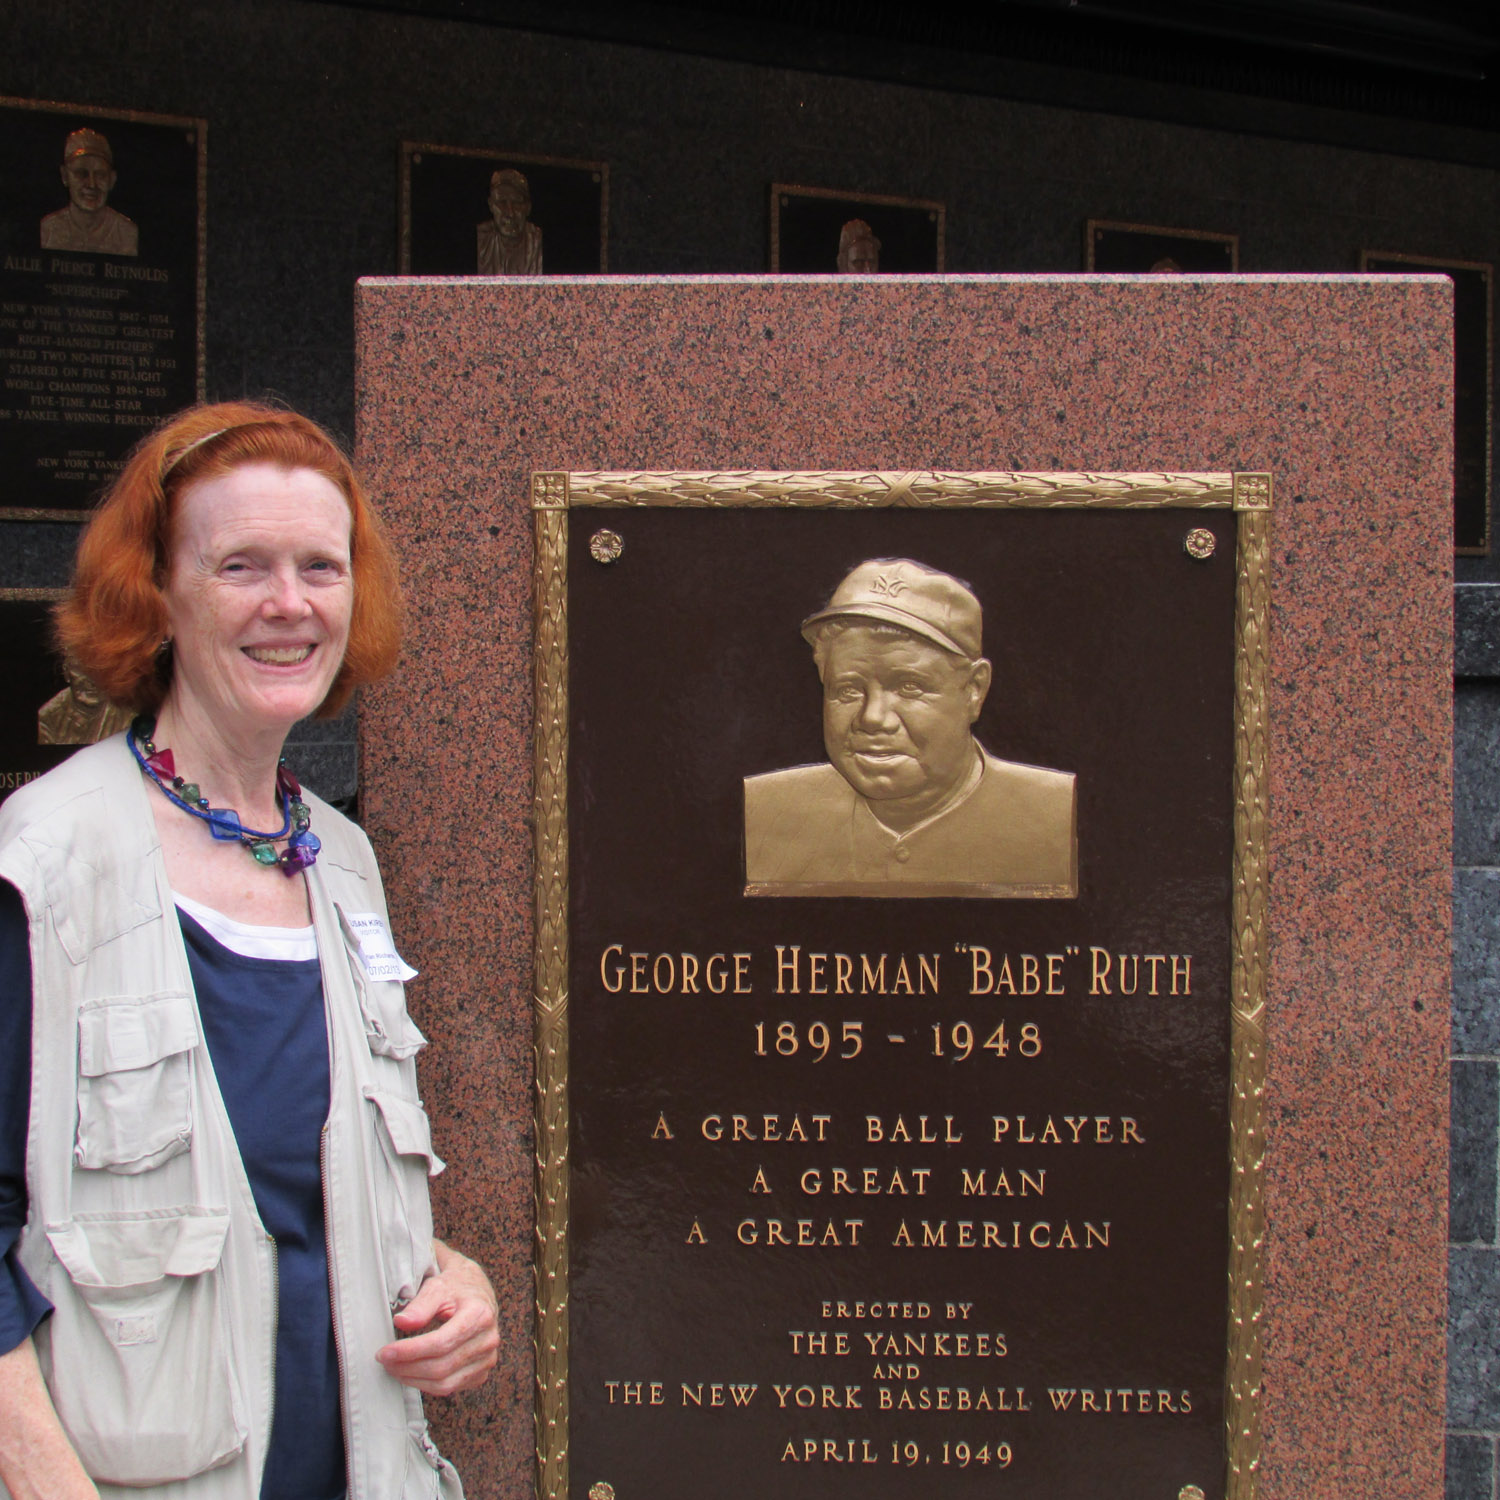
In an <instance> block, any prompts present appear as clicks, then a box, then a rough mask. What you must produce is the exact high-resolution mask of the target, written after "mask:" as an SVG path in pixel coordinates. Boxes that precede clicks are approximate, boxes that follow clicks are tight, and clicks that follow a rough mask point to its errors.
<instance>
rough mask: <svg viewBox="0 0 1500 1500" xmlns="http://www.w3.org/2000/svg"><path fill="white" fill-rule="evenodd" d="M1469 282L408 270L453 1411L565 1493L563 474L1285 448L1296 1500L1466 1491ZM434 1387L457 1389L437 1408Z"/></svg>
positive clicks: (1275, 946) (415, 550)
mask: <svg viewBox="0 0 1500 1500" xmlns="http://www.w3.org/2000/svg"><path fill="white" fill-rule="evenodd" d="M1447 297H1448V292H1447V287H1446V283H1437V282H1432V281H1422V280H1417V279H1413V280H1402V281H1385V282H1382V283H1375V282H1369V281H1362V280H1358V279H1355V278H1347V279H1340V278H1316V277H1301V278H1286V279H1281V278H1271V277H1265V278H1243V279H1241V278H1227V277H1226V278H1217V279H1214V280H1212V281H1197V280H1193V279H1191V278H1185V277H1184V278H1177V277H1171V278H1163V277H1156V278H1142V279H1140V280H1134V281H1132V280H1124V279H1114V278H1101V279H1090V278H1046V277H1031V278H1027V277H993V278H991V277H985V278H967V277H951V278H946V279H943V278H938V279H918V278H910V279H902V280H896V279H891V280H886V281H877V282H873V283H866V284H851V283H849V282H839V281H838V280H837V279H834V278H829V279H811V278H809V279H800V278H799V279H795V280H792V279H789V280H785V281H776V280H771V279H765V278H745V279H739V278H734V279H728V278H723V279H720V278H704V279H675V278H659V279H626V278H619V279H609V280H595V281H576V282H568V281H561V280H553V281H549V282H547V283H541V284H537V283H532V284H526V283H519V282H504V281H489V282H450V283H440V282H417V281H404V282H403V281H370V282H365V283H362V284H361V286H360V289H359V292H358V294H357V307H356V318H357V324H358V347H359V354H358V397H357V407H358V433H359V451H360V456H361V461H362V464H363V466H364V469H365V472H366V474H367V475H368V478H369V482H370V485H371V489H372V492H373V494H374V495H375V497H376V500H377V502H378V504H379V506H380V508H381V510H382V511H383V513H384V514H385V516H386V517H387V519H388V521H389V524H390V526H391V529H392V532H393V534H394V536H395V539H396V542H397V545H398V546H399V548H400V551H401V554H402V557H403V562H404V569H405V579H406V585H407V589H408V593H409V601H410V633H409V644H408V647H407V650H406V654H405V657H404V659H403V664H402V666H401V669H400V670H399V672H398V673H397V675H396V676H395V677H394V678H393V679H392V681H391V682H390V683H389V684H388V685H387V686H385V687H383V688H381V689H378V690H375V691H372V692H370V693H368V694H367V695H366V697H365V699H364V702H363V709H362V723H361V744H362V756H363V761H362V782H361V799H362V812H363V816H364V819H365V822H366V824H367V826H368V827H369V829H370V832H371V835H372V837H373V838H374V840H375V844H376V847H377V849H378V850H379V852H380V855H381V858H382V862H383V865H384V869H385V874H386V881H387V886H388V888H389V891H390V895H391V904H392V908H393V912H394V920H395V924H396V930H397V934H398V938H399V939H400V941H401V943H402V945H403V947H404V948H405V950H406V952H407V957H408V958H409V959H410V960H411V961H412V962H413V963H415V964H416V965H418V966H419V967H420V968H422V969H423V970H424V971H425V977H424V979H423V980H422V981H420V982H419V983H418V984H417V985H416V986H414V989H413V1005H414V1009H415V1010H416V1012H417V1015H418V1020H419V1022H420V1024H421V1025H422V1026H423V1028H424V1029H425V1030H426V1031H427V1032H428V1034H429V1036H430V1037H431V1038H432V1040H433V1042H434V1047H433V1050H432V1053H431V1054H430V1056H431V1061H429V1062H428V1063H427V1064H426V1071H425V1085H424V1087H425V1090H426V1094H427V1098H428V1103H429V1105H430V1107H431V1109H432V1113H433V1116H434V1123H435V1129H436V1134H437V1137H438V1142H439V1149H440V1150H441V1151H442V1152H443V1154H444V1155H445V1156H446V1157H447V1158H448V1159H449V1162H450V1166H449V1170H448V1173H447V1175H446V1176H445V1177H444V1178H443V1179H442V1180H441V1181H440V1182H439V1184H438V1187H437V1209H438V1217H439V1221H440V1226H441V1229H442V1231H443V1232H446V1233H448V1234H449V1235H450V1236H451V1237H452V1239H453V1240H454V1241H455V1242H456V1243H457V1244H459V1245H460V1246H461V1247H462V1248H464V1249H466V1250H469V1251H470V1252H472V1253H474V1254H477V1255H479V1256H481V1257H482V1258H483V1259H484V1260H485V1261H486V1263H487V1264H488V1265H489V1266H490V1267H491V1268H492V1269H493V1271H494V1273H495V1276H496V1282H497V1286H498V1287H499V1290H500V1295H501V1300H502V1304H503V1306H502V1318H503V1324H504V1334H505V1351H504V1355H503V1358H502V1362H501V1369H500V1374H499V1378H498V1379H497V1380H496V1382H495V1383H494V1384H493V1385H492V1386H491V1387H490V1388H489V1390H487V1391H486V1392H485V1393H483V1394H481V1395H478V1396H475V1397H472V1398H468V1399H467V1400H466V1401H465V1402H463V1403H462V1404H461V1405H460V1406H459V1407H458V1408H457V1410H454V1411H447V1412H439V1413H438V1414H437V1418H436V1424H435V1425H436V1428H437V1430H438V1433H439V1436H440V1438H441V1440H442V1441H443V1442H444V1444H445V1445H446V1447H447V1448H449V1449H450V1450H451V1451H452V1453H453V1456H454V1457H455V1459H456V1460H457V1461H458V1462H459V1464H460V1466H461V1468H462V1469H463V1470H464V1472H465V1475H466V1478H467V1482H468V1485H469V1488H470V1492H471V1494H473V1495H475V1496H481V1497H489V1496H496V1497H504V1500H521V1497H523V1496H527V1495H529V1494H530V1492H531V1462H532V1429H531V1417H530V1406H531V1379H532V1355H531V1342H530V1341H531V1322H530V1312H529V1308H530V1299H531V1294H532V1291H531V1279H530V1258H531V1235H532V1230H533V1223H532V1210H531V1158H530V1149H531V1086H532V1072H531V1051H530V1045H531V1020H530V1013H529V996H530V984H531V951H530V941H531V920H530V905H531V886H530V858H529V841H530V829H529V826H528V823H527V817H528V814H529V812H530V795H531V789H530V765H531V761H530V742H529V732H530V666H529V663H530V608H531V582H530V536H531V519H530V513H529V509H528V493H527V476H528V475H529V473H530V472H531V471H532V470H534V469H591V468H617V469H627V468H663V469H668V468H684V469H697V468H737V467H754V468H768V469H774V468H788V469H790V468H798V469H801V468H810V469H819V468H831V469H849V468H879V469H902V468H913V469H929V468H938V469H1000V468H1006V469H1009V468H1015V469H1080V468H1081V469H1131V470H1138V469H1267V470H1270V471H1272V472H1273V473H1274V474H1275V476H1276V485H1277V513H1276V518H1275V525H1274V534H1273V554H1274V561H1273V619H1272V638H1271V655H1272V664H1271V679H1272V685H1271V715H1272V748H1271V764H1272V788H1271V795H1272V806H1273V810H1274V814H1273V829H1272V839H1271V856H1272V878H1271V902H1270V921H1271V927H1272V942H1271V975H1270V1002H1269V1044H1268V1060H1269V1061H1268V1070H1269V1078H1268V1085H1267V1117H1268V1122H1269V1126H1270V1146H1269V1150H1268V1156H1267V1166H1266V1184H1267V1226H1268V1227H1267V1253H1266V1295H1265V1327H1266V1342H1265V1348H1266V1386H1267V1390H1266V1396H1265V1401H1264V1406H1263V1427H1264V1448H1263V1462H1262V1479H1261V1490H1260V1493H1261V1496H1262V1497H1263V1500H1311V1497H1324V1496H1329V1497H1332V1496H1354V1495H1359V1496H1365V1495H1369V1494H1378V1495H1381V1496H1383V1497H1390V1500H1407V1497H1422V1500H1436V1497H1437V1496H1438V1495H1439V1494H1440V1493H1441V1492H1442V1489H1443V1431H1442V1425H1443V1351H1444V1309H1445V1301H1444V1298H1445V1260H1446V1250H1445V1224H1446V1211H1447V1170H1446V1162H1447V1154H1448V1140H1447V1126H1448V1076H1447V1053H1448V1004H1449V996H1448V940H1449V882H1450V853H1449V844H1450V764H1451V760H1450V756H1451V741H1450V734H1451V690H1452V680H1451V671H1452V667H1451V650H1452V624H1453V596H1452V591H1451V590H1452V577H1451V555H1452V554H1451V550H1450V538H1449V508H1448V475H1449V474H1450V472H1451V469H1450V450H1449V437H1448V426H1447V422H1448V417H1447V411H1448V394H1447V382H1448V370H1449V368H1450V351H1449V342H1448V341H1449V334H1448V326H1449V323H1448V312H1447V305H1448V304H1447ZM434 1405H436V1403H434Z"/></svg>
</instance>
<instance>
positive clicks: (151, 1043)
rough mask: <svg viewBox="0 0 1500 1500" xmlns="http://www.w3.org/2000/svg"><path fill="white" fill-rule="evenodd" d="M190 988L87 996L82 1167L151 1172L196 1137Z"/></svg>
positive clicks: (81, 1025) (83, 1009)
mask: <svg viewBox="0 0 1500 1500" xmlns="http://www.w3.org/2000/svg"><path fill="white" fill-rule="evenodd" d="M197 1045H198V1020H197V1015H196V1013H195V1011H194V1008H193V1000H192V996H191V995H189V994H187V993H186V992H184V991H177V992H169V993H167V994H158V995H145V996H125V997H107V998H105V999H101V1000H86V1001H84V1003H83V1004H82V1005H81V1006H80V1007H79V1011H78V1134H77V1137H76V1139H75V1142H74V1148H73V1155H74V1158H75V1160H76V1161H77V1163H78V1165H79V1166H80V1167H88V1168H96V1169H97V1168H103V1169H104V1170H105V1171H108V1172H126V1173H130V1172H147V1171H149V1170H150V1169H151V1168H152V1167H158V1166H160V1165H161V1164H162V1163H163V1162H164V1161H169V1160H170V1159H171V1158H172V1157H174V1156H177V1155H179V1154H180V1153H181V1152H183V1151H186V1150H187V1149H188V1146H189V1144H190V1143H191V1141H192V1137H193V1121H192V1078H191V1073H190V1061H191V1054H192V1049H193V1048H194V1047H196V1046H197Z"/></svg>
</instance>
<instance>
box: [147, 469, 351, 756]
mask: <svg viewBox="0 0 1500 1500" xmlns="http://www.w3.org/2000/svg"><path fill="white" fill-rule="evenodd" d="M163 593H164V595H165V597H166V601H167V620H168V625H167V629H168V632H169V634H170V635H171V637H172V685H171V689H170V692H169V699H170V700H171V701H172V702H173V703H174V705H175V706H176V707H177V708H178V709H179V710H180V711H182V712H184V713H188V714H202V715H204V716H206V717H207V718H208V719H209V721H210V722H211V723H212V724H214V726H215V727H216V728H217V729H218V730H219V731H220V732H222V733H225V734H232V733H233V732H234V731H236V730H240V731H243V732H246V733H255V732H258V731H265V730H267V729H277V730H279V731H280V732H281V733H283V734H284V733H285V732H286V731H287V730H288V729H290V728H291V726H292V725H293V724H294V723H296V722H297V720H298V719H304V718H306V717H307V716H308V715H309V714H310V713H312V712H313V711H314V710H315V709H316V708H317V707H318V705H319V704H320V703H321V702H322V701H323V699H324V698H325V697H326V696H327V694H328V689H329V687H330V685H331V684H332V682H333V679H334V677H335V675H336V674H337V672H338V669H339V664H340V663H341V662H342V661H343V659H344V647H345V645H346V644H347V642H348V639H349V616H350V612H351V610H352V608H353V605H354V580H353V574H352V572H351V569H350V563H349V506H348V502H347V501H346V500H345V498H344V495H343V492H342V491H341V490H340V489H339V488H338V486H337V485H335V484H334V483H333V482H332V481H331V480H329V479H326V478H324V476H323V475H321V474H318V473H315V472H314V471H313V470H311V469H281V468H277V467H276V466H274V465H272V464H246V465H244V466H243V467H241V468H238V469H235V470H234V471H233V472H232V473H229V474H226V475H223V476H221V477H219V478H216V479H205V480H203V481H202V482H201V483H199V484H194V485H192V486H191V487H190V488H189V489H188V490H186V491H185V492H184V493H183V494H182V495H181V496H179V498H178V504H177V514H176V516H175V518H174V525H173V535H172V555H171V560H170V563H169V565H168V573H167V579H166V586H165V588H164V589H163Z"/></svg>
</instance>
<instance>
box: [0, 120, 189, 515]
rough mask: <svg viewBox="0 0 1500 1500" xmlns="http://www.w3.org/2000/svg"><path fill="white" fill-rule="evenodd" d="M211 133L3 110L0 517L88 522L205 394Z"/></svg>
mask: <svg viewBox="0 0 1500 1500" xmlns="http://www.w3.org/2000/svg"><path fill="white" fill-rule="evenodd" d="M206 131H207V126H206V123H205V122H204V121H202V120H195V119H178V118H175V117H171V116H165V115H143V114H132V113H122V112H118V111H114V112H112V111H105V110H98V109H93V108H85V107H80V106H73V105H64V104H53V103H48V102H43V101H38V100H31V99H0V181H3V182H4V183H5V194H4V198H3V201H0V474H3V476H4V478H3V480H0V516H6V517H10V518H30V519H61V520H72V519H82V517H83V515H84V514H85V513H86V511H87V510H88V508H89V507H90V506H91V505H92V504H93V502H94V500H95V499H96V498H97V496H98V494H99V491H100V490H101V489H102V488H103V486H104V485H106V484H107V483H108V482H109V481H110V479H112V478H113V477H114V474H115V473H116V471H117V470H118V469H119V467H120V465H121V463H122V462H123V460H124V457H125V455H126V453H128V452H129V451H130V449H131V448H132V447H133V446H134V445H135V443H136V442H137V441H138V440H139V439H140V437H141V436H142V435H143V433H145V432H146V431H147V430H148V429H149V428H151V427H153V426H155V425H156V423H157V421H158V420H160V418H162V417H163V416H165V415H166V414H167V413H169V412H172V411H176V410H178V409H179V408H180V407H183V406H187V405H190V404H191V403H192V402H193V401H194V400H201V399H202V392H203V301H204V279H203V277H204V271H203V249H204V243H203V242H204V217H203V212H204V194H203V187H204V162H205V154H204V153H205V137H206Z"/></svg>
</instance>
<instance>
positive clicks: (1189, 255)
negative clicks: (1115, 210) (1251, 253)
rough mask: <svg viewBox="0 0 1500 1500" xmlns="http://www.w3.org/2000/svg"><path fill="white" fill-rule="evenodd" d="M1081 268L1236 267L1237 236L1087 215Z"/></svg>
mask: <svg viewBox="0 0 1500 1500" xmlns="http://www.w3.org/2000/svg"><path fill="white" fill-rule="evenodd" d="M1083 268H1084V270H1085V271H1109V272H1124V273H1132V272H1133V273H1136V274H1147V273H1154V274H1155V275H1158V276H1162V275H1168V276H1171V275H1183V274H1189V275H1195V276H1197V275H1202V274H1203V273H1204V272H1210V271H1211V272H1228V271H1237V270H1239V268H1240V237H1239V236H1238V235H1237V234H1216V233H1214V232H1213V231H1211V230H1206V229H1164V228H1162V227H1161V226H1160V225H1158V224H1117V223H1114V222H1113V221H1111V220H1108V219H1090V220H1088V222H1087V223H1086V224H1085V225H1084V230H1083Z"/></svg>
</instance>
